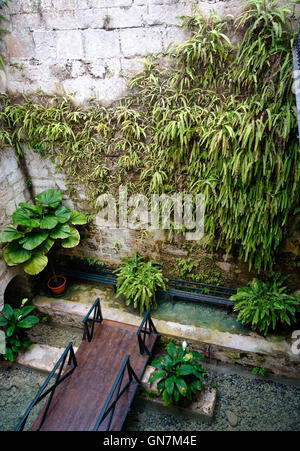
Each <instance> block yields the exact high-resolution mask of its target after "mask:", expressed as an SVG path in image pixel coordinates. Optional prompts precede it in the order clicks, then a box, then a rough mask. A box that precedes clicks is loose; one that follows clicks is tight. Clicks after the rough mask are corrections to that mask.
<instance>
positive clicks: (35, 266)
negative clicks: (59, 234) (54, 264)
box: [24, 254, 48, 276]
mask: <svg viewBox="0 0 300 451" xmlns="http://www.w3.org/2000/svg"><path fill="white" fill-rule="evenodd" d="M47 263H48V258H47V257H46V255H38V254H37V255H33V256H32V257H31V259H30V260H28V262H26V263H25V265H24V271H25V272H26V273H27V274H30V275H32V276H33V275H35V274H39V273H40V272H41V271H43V269H44V268H45V267H46V266H47Z"/></svg>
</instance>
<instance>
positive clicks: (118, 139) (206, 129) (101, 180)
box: [0, 0, 300, 270]
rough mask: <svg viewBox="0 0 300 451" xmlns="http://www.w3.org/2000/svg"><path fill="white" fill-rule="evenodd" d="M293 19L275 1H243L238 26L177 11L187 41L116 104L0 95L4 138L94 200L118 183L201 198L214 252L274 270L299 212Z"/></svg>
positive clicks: (151, 64)
mask: <svg viewBox="0 0 300 451" xmlns="http://www.w3.org/2000/svg"><path fill="white" fill-rule="evenodd" d="M291 14H292V12H291V10H290V9H289V7H288V6H278V5H277V2H276V1H273V0H272V1H266V0H248V1H247V7H246V8H245V10H244V12H243V13H242V14H241V15H240V17H238V18H237V19H236V20H235V21H233V19H232V20H231V19H228V20H226V21H225V20H221V18H220V17H218V16H217V15H216V14H215V13H213V14H211V15H210V17H209V18H208V19H207V18H205V17H204V15H203V14H202V13H201V12H200V11H197V12H196V13H195V14H194V15H193V16H183V17H182V24H183V27H184V28H186V29H188V30H189V31H190V38H189V39H188V40H187V41H186V42H184V43H183V44H181V45H178V46H176V47H175V48H174V49H172V50H171V51H170V52H169V54H168V64H166V61H165V60H166V58H165V57H162V56H159V57H151V58H148V60H147V62H146V64H145V68H144V71H143V72H142V73H141V74H139V75H138V76H136V77H135V78H134V79H132V80H131V81H130V84H129V88H130V90H129V93H128V95H127V96H126V97H125V98H123V99H121V101H120V102H118V104H116V105H114V106H111V107H109V108H104V107H101V106H99V104H97V103H96V101H95V102H91V104H90V106H89V107H88V108H87V109H83V108H82V107H78V106H77V107H75V106H74V105H73V104H72V101H71V100H70V98H67V97H65V98H59V97H53V96H46V95H44V94H41V95H37V96H35V98H28V97H26V96H25V95H24V96H23V98H22V101H20V99H19V100H17V99H13V98H12V97H9V96H3V97H2V105H3V108H2V111H1V113H0V121H1V129H0V140H1V142H2V143H4V144H5V145H15V146H17V148H18V149H19V151H20V152H21V146H20V143H21V142H26V141H27V142H29V143H30V145H31V147H32V148H34V149H35V150H36V151H38V152H40V153H41V154H42V155H44V156H47V157H50V158H52V159H53V160H54V161H55V163H56V164H57V166H58V168H60V169H62V170H63V171H64V172H65V173H66V175H67V177H68V180H69V186H70V187H71V188H72V186H76V185H77V184H78V183H84V184H85V186H86V187H87V189H88V190H89V192H90V195H91V199H92V200H95V199H96V197H97V196H98V195H99V194H101V193H103V192H106V191H108V190H110V191H114V190H116V189H117V188H118V186H119V184H126V185H127V187H128V190H129V191H130V192H143V193H145V194H150V193H153V192H156V193H161V192H166V193H172V192H177V191H185V192H189V193H194V194H197V193H204V194H205V199H206V215H205V231H206V234H207V236H209V237H211V238H212V239H213V240H214V242H215V245H216V247H222V248H225V249H226V251H227V252H230V251H231V250H232V248H233V247H234V248H238V249H239V253H240V257H241V258H242V259H244V260H245V261H247V262H248V263H249V267H250V268H251V267H253V266H254V267H255V268H256V269H258V270H260V269H261V268H269V267H271V266H272V263H273V260H274V258H275V254H276V250H277V249H278V246H279V244H280V243H281V242H282V240H283V239H284V237H285V236H286V235H287V233H288V221H289V219H290V218H291V216H292V214H293V211H294V210H295V208H296V207H297V206H298V205H299V189H300V183H299V182H300V155H299V145H298V140H297V115H296V108H295V100H294V94H293V92H292V83H293V75H292V52H291V48H292V45H293V42H294V39H295V31H293V29H292V25H291ZM233 32H234V33H235V34H236V35H239V37H241V36H242V39H241V40H239V41H238V42H239V43H238V44H233V42H236V41H237V40H236V39H232V33H233Z"/></svg>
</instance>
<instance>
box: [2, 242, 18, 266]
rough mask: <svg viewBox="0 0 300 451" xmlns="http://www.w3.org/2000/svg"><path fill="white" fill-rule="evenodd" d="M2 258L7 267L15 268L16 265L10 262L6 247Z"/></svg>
mask: <svg viewBox="0 0 300 451" xmlns="http://www.w3.org/2000/svg"><path fill="white" fill-rule="evenodd" d="M3 257H4V260H5V261H6V264H7V265H8V266H15V265H16V264H17V263H14V262H13V261H12V260H11V258H10V253H9V248H8V246H6V248H5V249H4V251H3Z"/></svg>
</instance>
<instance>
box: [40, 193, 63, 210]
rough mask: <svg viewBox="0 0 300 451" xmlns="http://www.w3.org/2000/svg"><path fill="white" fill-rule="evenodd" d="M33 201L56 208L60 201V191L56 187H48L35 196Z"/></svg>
mask: <svg viewBox="0 0 300 451" xmlns="http://www.w3.org/2000/svg"><path fill="white" fill-rule="evenodd" d="M35 201H36V202H37V203H38V204H41V205H47V207H53V208H56V207H58V205H59V204H60V202H61V201H62V193H61V192H60V191H59V190H58V189H48V190H45V191H43V192H42V193H40V194H39V195H38V196H36V198H35Z"/></svg>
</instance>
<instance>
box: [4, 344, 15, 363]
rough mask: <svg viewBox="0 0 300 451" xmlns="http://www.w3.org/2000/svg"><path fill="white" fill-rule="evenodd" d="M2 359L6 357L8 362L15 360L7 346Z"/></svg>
mask: <svg viewBox="0 0 300 451" xmlns="http://www.w3.org/2000/svg"><path fill="white" fill-rule="evenodd" d="M4 357H7V358H8V360H9V361H10V362H13V361H14V360H15V356H14V353H13V352H12V350H11V349H10V348H9V347H7V346H6V354H4Z"/></svg>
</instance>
